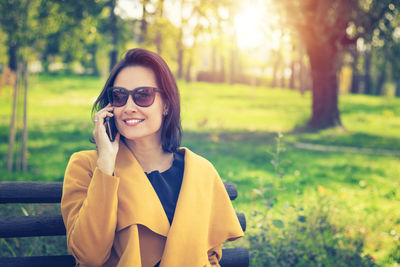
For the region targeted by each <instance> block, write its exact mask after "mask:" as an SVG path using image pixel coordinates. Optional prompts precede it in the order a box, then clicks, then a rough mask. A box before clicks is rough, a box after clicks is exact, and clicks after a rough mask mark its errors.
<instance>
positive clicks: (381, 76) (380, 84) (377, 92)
mask: <svg viewBox="0 0 400 267" xmlns="http://www.w3.org/2000/svg"><path fill="white" fill-rule="evenodd" d="M386 66H387V57H386V55H384V58H383V64H382V68H381V70H380V73H379V77H378V81H377V82H376V89H375V95H382V93H383V86H384V85H385V81H386Z"/></svg>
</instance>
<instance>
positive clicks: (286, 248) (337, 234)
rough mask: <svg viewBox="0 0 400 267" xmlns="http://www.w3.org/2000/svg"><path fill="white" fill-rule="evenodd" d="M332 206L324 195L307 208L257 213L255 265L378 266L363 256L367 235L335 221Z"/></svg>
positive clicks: (253, 237) (251, 235)
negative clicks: (347, 230) (347, 231)
mask: <svg viewBox="0 0 400 267" xmlns="http://www.w3.org/2000/svg"><path fill="white" fill-rule="evenodd" d="M332 214H334V212H332V205H331V204H330V203H329V201H328V200H327V199H323V198H320V199H319V200H318V201H316V202H314V203H313V205H311V206H309V207H307V208H300V207H298V206H296V205H290V206H289V205H288V206H285V208H284V209H283V212H281V213H278V214H273V213H272V212H266V213H260V212H254V213H253V214H252V216H251V218H250V222H251V225H250V227H249V228H250V229H249V230H248V232H247V235H248V237H249V242H250V252H251V257H252V263H253V264H254V266H375V263H374V262H373V261H372V259H371V258H370V257H369V256H368V255H367V256H363V255H362V254H363V245H364V241H363V237H362V235H360V234H357V235H356V236H350V235H349V234H348V233H346V229H345V227H342V226H339V225H337V224H335V223H333V220H334V218H332Z"/></svg>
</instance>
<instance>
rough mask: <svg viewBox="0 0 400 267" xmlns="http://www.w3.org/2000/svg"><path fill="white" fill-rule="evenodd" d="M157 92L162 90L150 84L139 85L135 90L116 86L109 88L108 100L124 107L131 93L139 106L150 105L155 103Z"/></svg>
mask: <svg viewBox="0 0 400 267" xmlns="http://www.w3.org/2000/svg"><path fill="white" fill-rule="evenodd" d="M156 92H161V91H160V90H159V89H157V88H154V87H149V86H143V87H138V88H135V89H133V90H128V89H126V88H123V87H117V86H114V87H110V88H108V100H109V101H110V103H111V105H113V106H114V107H122V106H124V105H125V104H126V102H127V101H128V98H129V95H131V96H132V99H133V102H135V104H136V105H138V106H139V107H149V106H151V105H152V104H153V103H154V99H155V98H156Z"/></svg>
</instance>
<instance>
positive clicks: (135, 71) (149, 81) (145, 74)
mask: <svg viewBox="0 0 400 267" xmlns="http://www.w3.org/2000/svg"><path fill="white" fill-rule="evenodd" d="M114 86H120V87H124V88H126V89H128V90H132V89H134V88H137V87H141V86H151V87H157V81H156V77H155V74H154V72H153V70H152V69H150V68H146V67H142V66H128V67H125V68H123V69H122V70H121V71H120V72H119V73H118V75H117V77H115V80H114Z"/></svg>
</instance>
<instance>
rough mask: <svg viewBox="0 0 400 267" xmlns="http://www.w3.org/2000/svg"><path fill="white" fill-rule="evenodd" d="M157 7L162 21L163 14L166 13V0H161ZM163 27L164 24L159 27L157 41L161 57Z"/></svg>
mask: <svg viewBox="0 0 400 267" xmlns="http://www.w3.org/2000/svg"><path fill="white" fill-rule="evenodd" d="M157 6H158V14H159V19H162V17H163V13H164V0H159V1H158V4H157ZM162 25H163V24H159V25H158V27H157V32H156V40H155V42H156V48H157V53H158V54H159V55H161V52H162V35H161V30H162V29H160V27H161V26H162Z"/></svg>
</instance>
